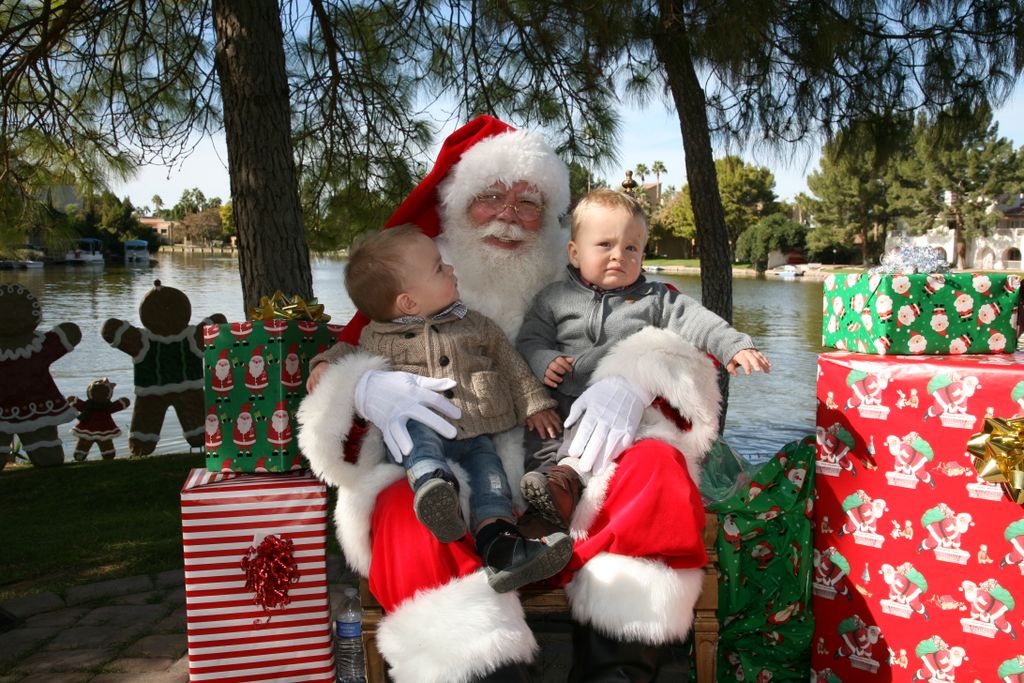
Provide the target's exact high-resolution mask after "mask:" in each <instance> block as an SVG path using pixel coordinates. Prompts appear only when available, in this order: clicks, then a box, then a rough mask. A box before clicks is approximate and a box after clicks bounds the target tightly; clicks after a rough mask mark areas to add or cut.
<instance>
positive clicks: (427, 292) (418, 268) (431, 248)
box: [402, 235, 459, 317]
mask: <svg viewBox="0 0 1024 683" xmlns="http://www.w3.org/2000/svg"><path fill="white" fill-rule="evenodd" d="M402 281H403V282H402V284H403V289H404V290H405V293H406V294H408V295H409V297H410V298H411V299H412V300H413V301H414V302H415V303H416V305H417V307H418V310H417V311H416V312H415V315H419V316H423V317H429V316H432V315H434V314H435V313H440V312H441V311H443V310H444V309H445V308H447V307H448V306H450V305H451V304H453V303H454V302H456V301H457V300H458V299H459V281H458V280H457V279H456V277H455V269H454V268H452V267H451V266H450V265H448V264H447V263H445V262H444V261H442V260H441V253H440V252H439V251H438V250H437V246H436V245H435V244H434V240H432V239H430V238H429V237H427V236H426V235H417V236H416V237H415V239H413V240H410V242H409V244H407V245H405V247H404V249H403V254H402Z"/></svg>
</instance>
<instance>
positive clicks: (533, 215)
mask: <svg viewBox="0 0 1024 683" xmlns="http://www.w3.org/2000/svg"><path fill="white" fill-rule="evenodd" d="M473 203H474V204H475V205H477V206H480V207H483V208H485V209H487V211H488V212H489V213H491V214H493V215H495V216H497V215H498V214H499V213H501V212H502V211H504V210H505V209H507V208H511V209H512V210H513V211H514V212H515V214H516V215H517V216H519V218H520V219H522V220H524V221H535V220H537V219H538V218H540V214H541V212H542V211H543V210H544V205H543V204H541V203H540V202H538V201H534V200H532V199H517V200H515V201H514V202H506V201H505V195H502V194H479V195H477V196H476V198H475V199H474V200H473Z"/></svg>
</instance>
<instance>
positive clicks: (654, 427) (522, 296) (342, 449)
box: [298, 117, 720, 683]
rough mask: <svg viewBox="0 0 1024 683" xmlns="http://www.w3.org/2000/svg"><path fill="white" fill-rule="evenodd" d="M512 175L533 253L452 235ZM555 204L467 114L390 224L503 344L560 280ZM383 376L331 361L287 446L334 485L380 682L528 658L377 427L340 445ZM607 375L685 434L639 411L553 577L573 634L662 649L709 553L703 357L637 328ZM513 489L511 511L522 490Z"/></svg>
mask: <svg viewBox="0 0 1024 683" xmlns="http://www.w3.org/2000/svg"><path fill="white" fill-rule="evenodd" d="M453 165H454V166H453ZM442 180H444V182H441V181H442ZM519 180H527V181H529V182H530V183H531V184H532V185H533V186H535V187H536V188H538V189H539V190H540V191H541V192H543V194H544V200H545V201H544V211H545V214H544V216H543V223H544V225H543V228H542V230H541V232H540V234H539V235H538V238H537V243H536V244H535V245H530V246H520V247H519V249H518V250H517V251H515V252H514V253H512V252H511V251H509V250H506V249H502V248H501V246H493V243H494V242H495V241H496V240H489V241H488V242H485V241H484V240H483V236H482V235H479V236H476V237H474V233H471V230H473V229H472V228H468V229H467V228H456V227H455V226H456V225H457V224H459V225H465V222H466V220H467V219H466V214H467V212H468V207H469V205H470V204H471V203H472V201H473V198H474V197H475V196H476V195H477V194H479V193H480V192H482V191H484V190H486V189H488V188H489V187H490V186H492V185H493V184H494V183H496V182H502V183H504V184H506V185H511V184H512V183H515V182H517V181H519ZM439 183H440V184H439ZM439 202H441V205H440V206H438V203H439ZM568 203H569V193H568V173H567V169H566V167H565V165H564V163H562V162H561V161H560V160H559V159H558V158H557V156H556V155H555V154H554V152H553V151H552V150H551V148H550V147H548V145H547V144H545V143H544V142H543V141H542V140H541V139H540V138H539V137H538V136H536V135H534V134H530V133H526V132H522V131H514V130H512V129H510V128H509V127H508V126H507V125H505V124H503V123H501V122H500V121H498V120H496V119H492V118H490V117H480V118H478V119H476V120H474V121H472V122H470V123H469V124H467V125H466V126H464V127H463V128H461V129H459V130H458V131H456V132H455V133H453V134H452V135H451V136H450V137H449V138H448V139H447V140H446V141H445V143H444V145H443V146H442V149H441V151H440V153H439V156H438V160H437V163H436V164H435V167H434V169H433V170H432V171H431V173H430V174H428V176H427V177H426V178H425V179H424V180H423V182H422V183H421V184H420V185H419V186H418V187H417V188H416V189H415V190H414V191H413V192H412V194H411V195H410V196H409V197H408V198H407V199H406V201H405V202H403V204H402V205H401V206H400V207H399V208H398V210H397V211H396V212H395V214H394V215H393V216H392V217H391V219H390V220H389V222H388V227H391V226H394V225H399V224H403V223H415V224H416V225H418V226H419V227H420V228H421V229H422V230H423V231H424V232H425V233H426V234H427V235H429V236H431V237H437V243H438V246H439V248H440V250H441V252H442V255H443V256H444V257H445V261H447V262H448V263H451V264H452V265H453V266H454V267H455V271H456V274H457V275H458V278H459V289H460V292H461V295H462V300H463V301H464V302H465V303H466V305H467V306H468V307H469V308H471V309H475V310H478V311H480V312H481V313H483V314H485V315H487V316H489V317H490V318H492V319H494V320H495V321H496V322H497V323H498V324H499V325H500V326H501V327H502V329H503V330H504V331H505V332H506V333H507V334H508V335H509V336H510V337H512V338H514V337H515V333H516V331H517V330H518V328H519V325H520V323H521V322H522V319H523V314H524V312H525V310H526V307H527V306H528V305H529V303H530V301H531V299H532V297H533V295H534V294H535V293H536V292H537V291H538V290H539V289H540V288H541V287H542V286H543V285H545V284H546V283H547V282H549V281H551V280H553V279H555V278H556V277H558V276H559V274H560V273H563V272H564V261H565V252H564V241H565V240H566V237H567V236H566V235H565V233H564V231H561V230H560V229H559V227H558V216H559V214H562V213H564V212H565V210H566V209H567V207H568ZM448 207H451V208H450V209H449V208H448ZM442 220H443V221H444V225H445V232H444V234H442V235H440V236H439V237H438V233H439V232H440V229H439V226H440V224H441V221H442ZM480 230H482V228H481V229H480ZM456 235H458V237H457V238H456ZM556 241H560V244H559V243H556ZM531 248H532V252H531V251H530V249H531ZM499 252H500V253H499ZM531 253H533V254H536V257H535V258H532V259H531V258H530V254H531ZM510 254H511V255H510ZM364 324H365V318H361V316H357V318H356V319H354V320H353V321H352V322H351V323H349V325H348V327H347V329H346V334H345V335H344V339H343V341H347V342H348V343H351V344H355V343H356V341H357V340H358V338H359V331H360V329H361V328H362V326H363V325H364ZM387 369H389V366H388V363H387V362H386V361H385V360H384V359H383V358H380V357H376V356H372V355H370V354H367V353H364V352H359V351H356V352H354V353H350V354H348V355H346V356H345V357H344V358H343V359H342V360H341V361H340V362H338V363H335V364H332V365H330V366H329V367H328V369H327V371H326V372H324V373H323V376H322V378H321V379H320V383H319V385H318V386H317V388H316V389H315V390H314V391H313V392H312V393H311V394H310V395H309V396H308V397H307V398H306V399H305V400H304V401H303V403H302V406H301V408H300V410H299V413H298V419H299V422H300V424H301V425H302V428H301V429H300V430H299V432H298V440H299V447H300V449H301V451H302V452H303V453H304V454H305V455H306V456H307V457H308V458H309V461H310V464H311V466H312V467H313V469H314V471H315V472H316V473H317V475H318V476H319V477H321V478H322V479H323V480H324V481H326V482H327V483H329V484H330V485H332V486H336V487H337V489H338V502H337V507H336V509H335V522H336V524H335V528H336V529H337V533H338V536H339V541H340V543H341V546H342V548H343V550H344V553H345V556H346V558H347V560H348V562H349V563H350V564H351V565H352V566H353V568H355V569H356V570H357V571H359V572H360V573H361V574H362V575H363V576H367V577H368V578H369V585H370V590H371V591H372V592H373V593H374V595H375V596H376V597H377V599H378V600H379V601H380V603H381V604H382V605H383V607H384V609H385V611H386V613H387V616H386V617H385V618H384V620H383V621H382V622H381V626H380V630H379V635H378V644H379V646H380V649H381V652H382V653H383V655H384V657H385V659H386V660H387V662H388V665H389V667H390V674H391V676H392V677H393V678H394V680H396V681H397V682H398V683H409V682H415V683H433V682H436V683H441V682H444V683H450V682H451V681H471V680H476V679H477V678H479V677H482V676H484V675H486V674H488V673H489V672H491V671H493V670H495V669H496V668H499V667H503V666H506V665H509V664H515V663H528V662H530V661H532V659H533V657H534V653H535V652H536V650H537V643H536V640H535V639H534V636H533V634H532V633H531V632H530V629H529V627H528V626H527V624H526V620H525V618H524V615H523V610H522V607H521V605H520V603H519V599H518V596H517V595H516V594H515V593H505V594H498V593H495V592H494V591H493V590H491V588H490V587H489V586H488V584H487V580H486V577H485V576H484V572H483V571H482V570H481V563H480V559H479V557H478V556H477V554H476V552H475V550H474V547H473V542H472V539H471V538H470V537H469V536H467V537H466V538H464V539H463V540H461V541H458V542H454V543H448V544H441V543H439V542H438V541H437V540H436V539H435V538H434V536H433V535H432V534H431V533H430V532H429V531H428V530H427V529H426V528H425V527H424V526H423V525H422V524H420V523H419V522H418V521H417V519H416V517H415V515H414V512H413V494H412V491H411V490H410V487H409V484H408V483H407V481H406V479H405V473H404V471H403V469H402V468H401V467H400V466H398V465H393V464H389V463H388V462H387V461H386V459H385V457H384V451H383V443H382V437H381V433H380V431H378V430H377V429H376V428H375V427H371V428H370V429H369V431H368V432H366V433H365V437H364V438H363V440H362V442H361V444H360V447H359V449H358V453H356V452H355V451H356V449H355V448H353V447H352V446H353V445H354V443H346V440H347V439H350V440H352V441H353V442H354V441H355V437H356V434H357V432H356V431H355V430H351V431H350V426H351V425H352V418H353V417H355V412H354V401H355V399H354V395H355V387H356V385H357V383H358V381H359V379H360V377H361V376H362V375H363V374H364V373H365V372H367V371H370V370H387ZM614 375H620V376H623V377H626V378H627V379H629V380H630V381H632V382H633V383H635V384H636V385H638V386H640V387H643V388H645V389H647V390H648V391H649V392H650V393H651V394H652V395H655V396H662V397H664V398H665V399H667V401H668V403H669V404H670V405H671V406H672V407H674V408H675V409H676V410H677V411H678V412H679V413H680V414H681V415H682V416H683V417H684V418H686V419H687V420H689V421H690V423H692V428H691V429H690V430H689V431H688V432H682V431H680V428H679V427H678V426H676V424H677V423H675V422H673V421H671V420H669V419H668V418H667V417H666V416H665V415H664V414H663V413H662V412H661V411H660V410H658V409H657V408H653V407H649V408H648V409H647V410H646V411H645V413H644V415H643V419H642V421H641V425H640V431H639V433H638V435H637V441H636V443H635V444H634V445H633V446H632V447H630V448H628V449H627V450H626V451H625V452H624V453H622V455H621V456H620V457H619V458H618V459H617V461H616V462H615V463H613V464H612V465H611V466H609V467H608V468H606V469H605V470H604V471H603V472H601V473H600V474H599V475H597V476H595V477H594V479H593V480H592V481H591V482H590V484H589V485H588V486H587V488H586V489H585V490H584V497H583V499H582V500H581V502H580V508H579V510H578V512H577V514H576V515H575V517H574V520H573V528H572V530H571V531H572V534H573V537H574V539H575V548H574V552H573V556H572V558H571V560H570V562H569V565H568V566H567V567H566V569H565V570H564V571H563V572H562V573H560V574H558V575H556V576H555V577H554V579H553V581H554V582H555V583H557V584H558V585H561V586H564V587H565V591H566V594H567V596H568V599H569V601H570V605H571V610H572V615H573V617H574V619H575V620H576V621H577V622H579V623H582V624H586V625H589V626H590V627H592V628H593V629H594V630H595V631H598V632H600V633H602V634H604V635H606V636H610V637H612V638H615V639H619V640H622V641H638V642H643V643H647V644H653V645H660V644H664V643H668V642H671V641H674V640H678V639H682V638H683V637H685V636H686V634H687V632H688V631H689V629H690V626H691V623H692V619H693V607H694V604H695V603H696V600H697V598H698V597H699V594H700V590H701V585H702V577H703V569H702V567H703V566H704V564H705V563H706V561H707V557H706V554H705V551H704V546H703V543H702V540H701V530H702V528H703V526H704V508H703V503H702V500H701V497H700V493H699V492H698V490H697V485H696V482H697V479H698V477H699V468H700V462H701V460H702V459H703V456H704V455H705V453H706V452H707V451H708V449H709V448H710V446H711V444H712V443H713V441H714V439H715V437H716V435H717V429H718V415H719V403H720V395H719V392H718V388H717V374H716V371H715V369H714V367H713V365H712V363H711V361H710V360H709V359H708V357H707V356H706V355H705V354H703V353H701V352H699V351H697V350H696V349H695V348H693V347H692V346H690V345H689V344H687V343H685V342H683V341H682V340H680V339H679V338H678V337H677V336H675V335H672V334H670V333H668V332H665V331H662V330H656V329H653V328H648V329H646V330H644V331H641V332H638V333H636V334H635V335H634V336H632V337H630V338H628V339H626V340H624V341H623V342H621V343H620V344H619V345H618V346H617V347H616V348H615V349H613V350H612V352H611V353H609V355H608V356H607V357H606V358H605V359H604V360H603V361H602V363H601V365H600V366H599V367H598V369H597V371H596V372H595V375H594V381H598V380H600V379H602V378H607V377H610V376H614ZM495 443H496V446H497V448H498V451H499V454H500V455H501V457H502V461H503V463H504V466H505V469H506V471H507V473H508V478H509V481H510V482H514V483H515V482H518V481H519V479H520V478H521V476H522V473H523V461H524V454H523V450H522V430H521V429H518V428H517V429H512V430H510V431H509V432H506V433H504V434H499V435H496V436H495ZM512 488H513V491H514V495H515V496H516V497H517V503H519V504H520V506H521V504H522V500H521V498H519V491H518V488H519V487H518V486H516V485H513V487H512ZM378 548H379V549H380V552H377V549H378ZM396 548H400V549H401V551H400V552H396V551H395V549H396Z"/></svg>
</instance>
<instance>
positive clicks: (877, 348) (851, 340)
mask: <svg viewBox="0 0 1024 683" xmlns="http://www.w3.org/2000/svg"><path fill="white" fill-rule="evenodd" d="M1019 298H1020V277H1019V276H1017V275H1012V274H991V273H987V274H984V273H912V274H895V275H883V274H878V273H872V274H868V273H861V274H851V275H829V276H828V277H827V278H826V279H825V282H824V299H823V310H822V313H823V319H822V329H821V343H822V345H823V346H827V347H831V348H836V349H843V350H848V351H857V352H859V353H873V354H877V355H882V356H885V355H895V354H954V355H955V354H964V353H971V354H977V353H1003V352H1013V351H1014V350H1016V347H1017V306H1018V302H1019Z"/></svg>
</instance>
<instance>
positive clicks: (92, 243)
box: [59, 237, 103, 265]
mask: <svg viewBox="0 0 1024 683" xmlns="http://www.w3.org/2000/svg"><path fill="white" fill-rule="evenodd" d="M59 263H71V264H76V265H93V264H95V265H103V244H102V242H100V241H99V240H98V239H96V238H94V237H81V238H79V239H77V240H75V244H74V247H72V248H71V249H69V250H68V252H67V253H66V254H64V258H63V259H61V260H60V261H59Z"/></svg>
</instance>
